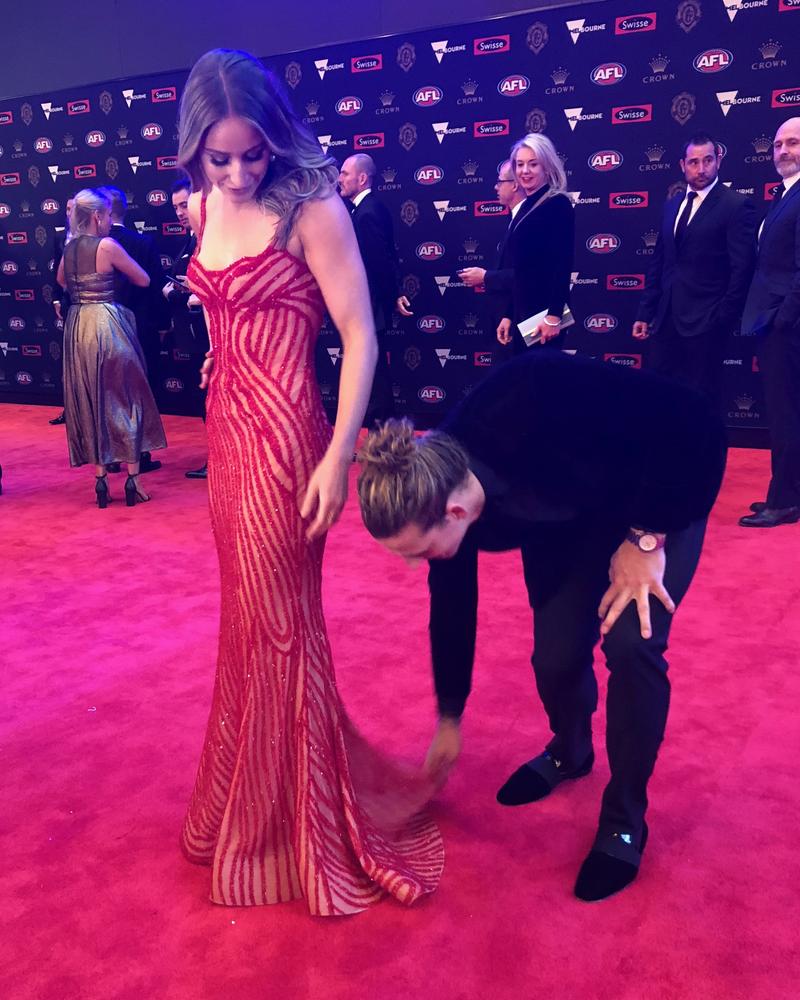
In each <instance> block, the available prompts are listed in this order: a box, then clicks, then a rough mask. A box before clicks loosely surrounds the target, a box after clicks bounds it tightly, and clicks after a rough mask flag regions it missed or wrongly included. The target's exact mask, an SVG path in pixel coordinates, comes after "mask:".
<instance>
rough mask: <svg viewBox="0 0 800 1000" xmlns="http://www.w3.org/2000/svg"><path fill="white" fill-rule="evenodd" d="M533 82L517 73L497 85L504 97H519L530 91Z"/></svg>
mask: <svg viewBox="0 0 800 1000" xmlns="http://www.w3.org/2000/svg"><path fill="white" fill-rule="evenodd" d="M530 85H531V81H530V80H529V79H528V78H527V76H522V75H521V74H519V73H515V74H513V75H512V76H507V77H506V78H505V79H504V80H501V81H500V83H498V84H497V90H498V92H499V93H500V94H502V95H503V97H519V95H520V94H524V93H526V92H527V91H528V90H529V89H530Z"/></svg>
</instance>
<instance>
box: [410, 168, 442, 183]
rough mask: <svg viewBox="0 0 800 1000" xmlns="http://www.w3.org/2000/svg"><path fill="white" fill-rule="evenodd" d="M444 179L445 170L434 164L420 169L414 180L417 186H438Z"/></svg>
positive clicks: (416, 172)
mask: <svg viewBox="0 0 800 1000" xmlns="http://www.w3.org/2000/svg"><path fill="white" fill-rule="evenodd" d="M443 178H444V170H442V168H441V167H437V166H436V164H434V163H429V164H426V165H425V166H424V167H418V168H417V170H416V171H415V173H414V180H415V181H416V182H417V184H426V185H427V184H438V183H439V181H440V180H442V179H443Z"/></svg>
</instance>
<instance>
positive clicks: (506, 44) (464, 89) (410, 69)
mask: <svg viewBox="0 0 800 1000" xmlns="http://www.w3.org/2000/svg"><path fill="white" fill-rule="evenodd" d="M798 30H800V0H742V2H736V0H679V2H672V3H658V4H652V9H651V7H650V5H647V4H644V5H636V4H620V3H605V4H597V5H592V6H590V7H588V8H586V7H584V8H577V7H576V8H559V9H557V10H552V11H545V12H541V11H537V12H533V13H529V14H522V15H516V16H513V17H507V18H502V19H495V20H491V21H486V22H483V23H475V24H470V25H466V26H462V27H450V28H446V29H442V28H440V29H435V30H432V31H425V32H418V33H414V34H408V35H398V36H395V37H390V38H381V39H377V40H371V41H370V40H368V41H363V42H358V43H352V44H348V45H340V46H331V47H330V48H327V49H319V50H314V51H308V52H303V53H295V54H293V55H290V56H286V57H278V58H271V59H269V60H266V62H267V64H268V65H270V66H271V68H272V69H274V70H275V72H276V73H278V75H279V76H280V77H281V79H282V80H283V81H284V82H285V85H286V89H287V91H288V93H289V94H290V97H291V99H292V101H293V103H294V105H295V107H296V109H297V111H298V113H299V114H300V115H301V117H302V118H303V120H304V121H305V122H306V123H307V124H308V126H309V127H310V128H311V129H312V130H313V131H314V132H315V134H316V135H317V136H318V137H319V141H320V143H321V144H322V146H323V148H325V149H326V150H328V151H329V152H330V153H331V154H332V155H333V156H335V157H336V158H337V160H338V161H339V162H341V161H342V160H343V159H344V158H345V157H347V156H348V155H350V154H352V153H353V152H355V151H364V152H367V153H369V154H370V155H371V156H372V157H373V158H374V159H375V161H376V163H377V165H378V177H377V185H376V186H377V189H378V192H379V194H380V196H381V197H382V198H383V199H384V200H385V201H386V203H387V204H388V205H389V207H390V209H391V211H392V214H393V217H394V220H395V228H396V240H397V244H398V248H399V253H400V257H401V261H402V276H403V277H402V282H403V291H404V292H405V294H406V295H407V296H408V297H409V298H410V299H411V301H412V308H413V310H414V317H413V318H412V319H403V318H401V317H399V316H397V317H395V323H394V326H393V328H392V329H391V330H390V331H389V338H388V342H387V348H388V353H389V360H390V365H391V371H392V376H393V383H394V389H395V394H396V397H397V402H398V404H399V407H400V408H401V409H402V410H404V411H406V412H409V413H411V414H413V415H415V416H416V417H417V419H418V421H419V422H420V423H421V424H422V423H425V424H429V423H435V422H436V421H437V420H438V419H439V418H440V417H441V415H442V414H443V413H444V412H446V411H447V409H448V408H449V407H450V406H452V405H453V403H455V402H457V401H458V400H459V399H460V398H461V397H462V396H463V395H464V394H465V393H466V392H468V391H469V390H470V388H471V387H472V386H474V385H475V384H476V382H477V381H478V380H479V379H480V378H482V377H483V376H484V375H485V373H486V372H487V371H489V370H490V369H491V367H492V365H493V364H496V363H498V361H499V359H500V353H499V351H498V345H497V343H496V341H495V337H494V329H493V327H494V323H493V315H494V311H493V308H492V303H491V302H490V301H487V299H488V296H486V295H484V294H481V293H479V292H475V291H473V290H472V289H469V288H466V287H464V286H463V285H462V284H460V282H459V280H458V271H459V269H460V268H462V267H465V266H469V265H478V266H488V267H491V266H493V265H494V262H495V258H496V252H497V250H496V248H497V244H498V241H499V239H500V237H501V235H502V232H503V230H504V228H505V226H506V224H507V221H508V219H507V218H504V217H503V216H504V210H503V208H502V206H501V205H500V204H498V202H497V201H496V200H495V194H494V189H493V185H494V180H495V177H496V171H497V167H498V164H499V163H500V162H501V161H502V160H503V159H504V158H505V156H506V155H507V153H508V150H509V148H510V145H511V143H512V142H513V140H515V139H516V138H518V137H519V136H521V135H523V134H524V133H526V132H544V133H546V134H547V135H548V136H550V138H551V139H552V140H553V142H554V143H555V145H556V147H557V149H558V150H559V153H560V155H561V156H562V158H563V160H564V165H565V168H566V171H567V176H568V179H569V188H570V191H571V194H572V197H573V199H574V202H575V205H576V212H577V241H576V255H575V271H574V274H573V293H572V303H573V311H574V313H575V316H576V319H577V323H576V326H575V327H574V328H573V329H572V331H571V333H570V338H569V344H568V346H569V348H571V349H573V350H577V351H578V352H580V353H582V354H587V355H591V356H594V357H597V358H600V359H602V360H604V361H606V362H607V363H609V364H618V365H624V366H628V367H633V368H638V367H646V366H647V361H648V358H647V345H646V344H644V345H642V344H641V343H639V342H637V341H634V340H633V339H632V338H631V335H630V330H631V325H632V322H633V319H634V315H635V311H636V307H637V303H638V299H639V295H640V292H641V289H642V286H643V282H644V276H645V273H646V271H647V267H648V264H649V261H650V258H651V256H652V254H653V247H654V244H655V240H656V235H657V229H658V224H659V219H660V214H661V208H662V205H663V202H664V200H665V198H666V197H668V196H669V195H670V194H671V193H673V192H674V191H675V190H676V189H677V188H676V185H679V184H680V182H681V179H682V178H681V173H680V168H679V164H678V160H679V157H680V147H681V141H682V140H683V139H684V138H685V137H686V136H688V135H689V134H690V133H691V132H692V131H694V130H697V129H701V130H708V131H710V132H711V133H712V134H713V135H714V136H716V137H718V139H719V140H720V141H721V142H722V144H723V146H724V149H725V158H724V161H723V166H722V177H723V179H724V180H725V181H726V182H727V183H730V184H732V185H733V186H734V187H735V188H736V189H737V190H739V191H742V192H744V193H746V194H748V195H749V196H751V197H752V198H753V199H754V201H755V202H756V204H757V206H758V208H759V210H760V211H761V212H764V211H766V208H767V207H768V203H769V200H770V199H771V197H772V192H773V188H774V184H775V183H776V175H775V171H774V167H773V165H772V158H771V148H770V147H771V140H772V137H773V135H774V132H775V129H776V128H777V126H778V125H779V124H780V123H781V122H782V121H783V120H784V119H786V118H787V117H789V116H790V115H792V114H794V113H797V112H796V109H797V107H798V106H800V74H799V73H798V62H799V57H798V46H797V43H796V37H797V33H798ZM253 44H254V47H255V48H257V41H256V40H254V43H253ZM185 78H186V73H170V74H166V75H162V76H154V77H147V78H136V79H130V80H127V81H117V82H114V83H108V84H104V85H91V86H86V87H81V88H74V89H73V90H71V91H69V92H63V93H57V94H41V95H37V96H36V97H30V98H28V99H26V100H16V101H13V102H10V103H5V104H3V105H1V106H0V268H1V269H2V288H0V393H2V394H3V398H6V399H8V398H9V397H11V398H16V399H18V400H19V401H22V402H24V401H26V400H31V401H32V400H35V401H43V400H44V399H48V398H49V399H52V401H53V402H57V401H58V400H59V398H60V379H61V353H62V335H61V330H60V325H59V324H58V322H57V321H56V317H55V313H54V310H53V306H52V301H53V296H54V276H53V267H52V258H53V242H54V236H55V231H56V229H57V228H58V227H63V224H64V219H63V216H64V209H65V204H66V200H67V197H68V196H69V195H70V194H71V193H73V192H74V191H76V190H78V189H79V188H81V187H86V186H95V185H101V184H107V183H113V184H116V185H117V186H119V187H121V188H122V189H123V190H124V191H126V193H127V195H128V198H129V201H130V212H129V215H128V224H129V225H130V226H132V227H135V228H136V229H137V230H139V231H140V232H143V233H147V234H149V235H151V236H153V237H154V238H155V239H156V241H157V243H158V245H159V247H160V249H161V252H162V256H163V260H164V264H165V266H166V267H169V265H170V264H171V261H172V258H173V256H174V255H175V254H176V252H177V251H178V250H179V248H180V247H181V245H182V243H183V241H184V239H185V234H184V231H183V229H182V228H181V227H180V226H179V225H178V224H177V223H176V221H175V219H174V217H173V215H172V211H171V206H170V202H169V193H168V192H169V187H170V184H171V182H172V181H173V180H174V179H175V177H176V176H177V173H176V171H175V151H176V147H177V134H176V113H177V107H178V104H177V102H178V100H179V98H180V93H181V87H182V85H183V83H184V81H185ZM754 353H755V352H754V345H753V342H752V340H751V339H749V338H743V337H741V336H739V335H738V331H737V332H736V333H734V334H732V335H731V338H730V342H729V347H728V350H727V353H726V357H725V360H724V365H725V379H726V401H725V415H726V418H727V420H728V423H729V424H730V425H731V426H734V427H759V426H763V425H764V424H765V416H764V413H763V405H762V393H761V388H760V381H759V376H758V372H757V365H756V362H755V360H754ZM341 356H342V351H341V345H340V343H339V340H338V337H337V334H336V332H335V330H333V329H331V328H330V327H329V326H326V327H324V328H323V330H322V334H321V337H320V342H319V349H318V358H317V364H318V376H319V382H320V386H321V389H322V393H323V396H324V398H325V401H326V404H327V405H328V407H329V409H330V410H333V409H334V408H335V403H336V394H337V377H338V372H339V368H340V363H341ZM161 362H162V367H161V371H160V373H159V386H160V390H161V391H160V403H161V405H162V408H163V409H165V410H167V411H169V412H177V413H181V412H183V413H189V412H193V410H194V407H195V406H196V396H195V394H194V391H193V386H194V384H195V382H196V369H197V367H198V363H199V361H198V356H197V352H196V350H195V349H194V345H193V344H192V343H186V342H183V343H175V342H173V341H171V340H167V341H166V342H165V344H164V348H163V351H162V357H161Z"/></svg>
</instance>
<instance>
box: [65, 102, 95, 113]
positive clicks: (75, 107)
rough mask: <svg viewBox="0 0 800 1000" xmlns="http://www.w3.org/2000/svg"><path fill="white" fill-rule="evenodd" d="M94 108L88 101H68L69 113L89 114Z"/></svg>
mask: <svg viewBox="0 0 800 1000" xmlns="http://www.w3.org/2000/svg"><path fill="white" fill-rule="evenodd" d="M91 110H92V106H91V105H90V104H89V102H88V101H67V114H68V115H87V114H88V113H89V112H90V111H91Z"/></svg>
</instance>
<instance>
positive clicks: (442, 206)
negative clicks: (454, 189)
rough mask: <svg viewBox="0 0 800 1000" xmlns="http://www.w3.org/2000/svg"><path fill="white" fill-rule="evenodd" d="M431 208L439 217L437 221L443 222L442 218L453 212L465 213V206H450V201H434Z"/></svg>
mask: <svg viewBox="0 0 800 1000" xmlns="http://www.w3.org/2000/svg"><path fill="white" fill-rule="evenodd" d="M433 208H434V211H435V212H436V214H437V215H438V216H439V221H440V222H444V217H445V216H446V215H450V214H451V213H453V212H456V213H459V212H466V211H467V206H466V205H451V204H450V200H449V199H448V200H447V201H435V202H434V203H433Z"/></svg>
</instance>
